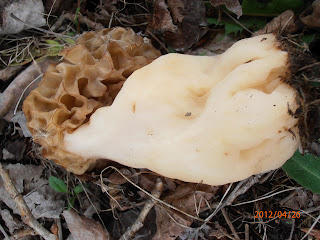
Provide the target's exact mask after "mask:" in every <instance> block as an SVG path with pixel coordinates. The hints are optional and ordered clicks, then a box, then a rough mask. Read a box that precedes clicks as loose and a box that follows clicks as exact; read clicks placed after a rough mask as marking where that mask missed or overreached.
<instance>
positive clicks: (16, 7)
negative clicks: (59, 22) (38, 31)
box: [0, 0, 46, 34]
mask: <svg viewBox="0 0 320 240" xmlns="http://www.w3.org/2000/svg"><path fill="white" fill-rule="evenodd" d="M11 13H13V14H14V15H16V16H17V17H18V18H19V19H21V20H22V21H23V22H26V23H27V24H31V25H32V26H35V27H42V26H44V25H45V24H46V20H45V18H44V7H43V3H42V1H41V0H20V1H1V2H0V34H15V33H18V32H20V31H22V30H24V29H29V28H31V27H30V25H29V26H28V25H26V24H24V23H23V22H20V21H16V20H13V19H12V18H11V16H10V14H11Z"/></svg>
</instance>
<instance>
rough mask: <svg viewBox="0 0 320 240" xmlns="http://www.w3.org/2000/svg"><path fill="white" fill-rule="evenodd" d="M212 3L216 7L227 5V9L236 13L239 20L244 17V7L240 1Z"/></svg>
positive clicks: (211, 1)
mask: <svg viewBox="0 0 320 240" xmlns="http://www.w3.org/2000/svg"><path fill="white" fill-rule="evenodd" d="M210 3H211V4H212V6H214V7H217V6H220V5H225V6H226V8H227V9H228V10H229V11H231V12H233V13H235V14H236V15H237V17H238V18H239V17H241V16H242V7H241V5H240V3H239V1H238V0H210Z"/></svg>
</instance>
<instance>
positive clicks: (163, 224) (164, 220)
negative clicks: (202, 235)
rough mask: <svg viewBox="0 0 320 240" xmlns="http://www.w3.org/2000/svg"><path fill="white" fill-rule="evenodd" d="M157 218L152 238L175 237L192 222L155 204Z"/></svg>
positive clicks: (171, 239) (155, 239) (160, 239)
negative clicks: (155, 229)
mask: <svg viewBox="0 0 320 240" xmlns="http://www.w3.org/2000/svg"><path fill="white" fill-rule="evenodd" d="M155 210H156V214H157V218H156V222H157V232H156V234H155V235H154V236H153V238H152V240H173V239H176V238H177V237H178V236H179V235H180V234H181V233H182V232H183V231H184V230H185V229H186V227H189V226H190V225H191V224H192V220H191V219H190V218H188V219H187V218H186V217H185V216H182V215H180V214H177V213H174V212H172V211H170V210H168V209H165V208H163V207H161V206H159V205H156V206H155Z"/></svg>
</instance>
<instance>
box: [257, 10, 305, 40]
mask: <svg viewBox="0 0 320 240" xmlns="http://www.w3.org/2000/svg"><path fill="white" fill-rule="evenodd" d="M296 19H297V18H296V16H295V14H294V12H293V11H292V10H287V11H285V12H283V13H281V14H280V15H279V16H277V17H275V18H273V19H272V20H271V22H269V23H268V24H267V25H266V26H265V27H264V28H262V29H260V30H258V31H256V32H254V33H253V35H252V36H258V35H261V34H266V33H293V32H295V31H297V30H299V28H300V27H299V25H298V24H297V22H296Z"/></svg>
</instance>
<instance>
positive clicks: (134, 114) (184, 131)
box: [64, 35, 299, 185]
mask: <svg viewBox="0 0 320 240" xmlns="http://www.w3.org/2000/svg"><path fill="white" fill-rule="evenodd" d="M278 46H279V44H278V42H277V40H276V38H275V36H274V35H262V36H257V37H254V38H249V39H244V40H241V41H239V42H237V43H236V44H234V45H233V46H232V47H231V48H230V49H228V50H227V51H226V52H225V53H223V54H221V55H218V56H213V57H212V56H211V57H207V56H189V55H182V54H168V55H164V56H162V57H160V58H158V59H157V60H155V61H154V62H152V63H151V64H149V65H147V66H145V67H143V68H141V69H140V70H137V71H135V72H134V73H133V74H132V75H131V76H130V77H129V78H128V79H127V81H126V82H125V84H124V86H123V88H122V90H121V91H120V93H119V94H118V96H117V97H116V99H115V101H114V103H113V104H112V106H110V107H103V108H100V109H98V110H97V111H96V112H95V113H94V114H93V115H92V116H91V118H90V122H89V124H86V125H83V126H81V127H80V128H79V129H78V130H76V131H75V132H74V133H72V134H67V135H66V136H65V140H64V143H65V148H66V149H67V150H68V151H70V152H72V153H75V154H77V155H80V156H82V157H84V158H87V159H89V158H97V159H98V158H105V159H111V160H114V161H116V162H119V163H121V164H124V165H127V166H131V167H136V168H148V169H150V170H152V171H155V172H157V173H159V174H162V175H164V176H166V177H170V178H176V179H180V180H184V181H188V182H203V183H206V184H212V185H218V184H225V183H229V182H234V181H238V180H242V179H244V178H246V177H249V176H250V175H252V174H257V173H261V172H264V171H268V170H271V169H276V168H278V167H280V166H281V165H282V164H283V163H284V162H285V161H286V160H287V159H289V158H290V157H291V156H292V155H293V153H294V152H295V150H296V149H297V147H298V143H299V139H298V134H297V130H296V128H295V125H296V123H297V119H295V118H294V117H293V116H291V115H290V114H289V113H288V107H289V108H290V109H291V110H295V109H296V108H297V107H298V106H297V104H296V101H295V99H296V92H295V90H294V89H293V88H292V87H290V86H289V85H287V84H285V83H283V82H282V81H281V79H282V78H284V77H286V76H288V73H289V69H288V66H289V65H288V54H287V52H285V51H282V50H280V49H279V47H278ZM292 132H293V133H292ZM294 135H295V136H294Z"/></svg>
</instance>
